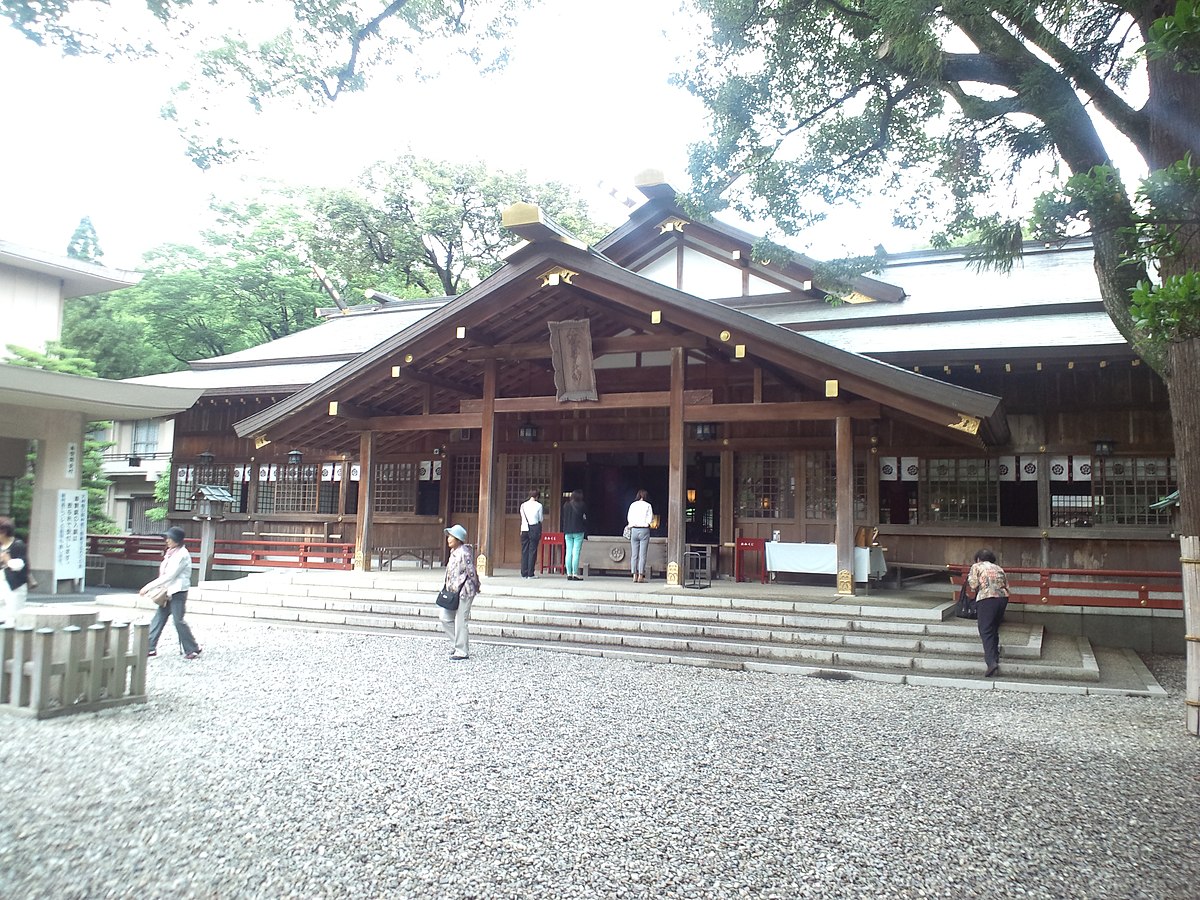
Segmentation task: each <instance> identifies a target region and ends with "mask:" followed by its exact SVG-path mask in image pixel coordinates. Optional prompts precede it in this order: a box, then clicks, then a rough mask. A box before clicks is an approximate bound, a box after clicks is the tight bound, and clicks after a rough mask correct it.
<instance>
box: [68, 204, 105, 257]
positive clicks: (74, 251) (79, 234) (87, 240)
mask: <svg viewBox="0 0 1200 900" xmlns="http://www.w3.org/2000/svg"><path fill="white" fill-rule="evenodd" d="M103 255H104V251H103V250H101V249H100V240H99V238H97V237H96V227H95V226H94V225H92V217H91V216H84V217H83V218H82V219H80V220H79V225H78V226H76V228H75V233H74V234H72V235H71V242H70V243H69V244H67V256H69V257H70V258H71V259H81V260H84V261H85V262H94V263H98V262H100V257H102V256H103Z"/></svg>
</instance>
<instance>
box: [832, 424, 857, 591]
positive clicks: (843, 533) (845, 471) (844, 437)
mask: <svg viewBox="0 0 1200 900" xmlns="http://www.w3.org/2000/svg"><path fill="white" fill-rule="evenodd" d="M836 458H837V527H836V529H835V533H836V535H837V537H836V541H837V567H838V574H837V592H838V593H839V594H849V595H851V596H853V594H854V428H853V424H852V422H851V420H850V418H849V417H848V416H838V418H837V457H836Z"/></svg>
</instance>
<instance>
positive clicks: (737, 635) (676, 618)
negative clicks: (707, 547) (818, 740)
mask: <svg viewBox="0 0 1200 900" xmlns="http://www.w3.org/2000/svg"><path fill="white" fill-rule="evenodd" d="M352 593H355V592H352ZM375 593H376V594H377V595H378V597H379V598H380V599H366V598H363V597H361V595H359V598H358V599H350V600H343V599H340V598H335V597H328V596H317V597H313V596H301V597H288V596H285V595H281V594H277V593H276V594H245V593H241V592H234V591H225V592H208V593H202V592H197V594H198V598H197V599H196V600H193V601H189V607H190V608H191V609H192V610H193V611H195V612H197V613H200V614H214V613H217V612H219V609H217V608H216V607H218V606H219V605H220V604H221V603H229V604H238V605H242V606H252V607H256V608H257V609H256V611H255V613H254V616H255V617H257V618H279V619H285V620H286V619H292V618H303V617H304V616H305V615H306V614H307V615H308V616H309V617H310V618H314V619H315V620H319V621H322V622H324V623H336V622H337V621H338V620H339V619H340V618H341V617H342V615H343V614H344V615H345V616H347V617H361V615H362V614H367V615H371V616H411V615H417V616H421V615H433V614H436V613H435V612H434V610H433V608H432V605H431V604H430V603H429V598H428V596H426V595H424V594H420V593H412V594H410V593H405V592H388V591H377V592H375ZM204 604H213V605H214V606H213V608H209V607H208V606H206V605H204ZM277 605H278V606H279V607H280V611H279V612H278V613H274V612H271V610H272V609H273V608H274V607H275V606H277ZM284 610H286V612H285V611H284ZM305 611H307V613H306V612H305ZM314 612H316V613H320V615H317V616H313V615H312V613H314ZM471 616H472V620H473V621H475V622H491V623H496V624H499V625H505V626H511V627H518V626H533V627H538V628H542V629H555V628H571V629H591V630H593V631H618V632H626V633H627V632H637V631H643V632H648V633H656V634H663V635H673V636H676V637H682V638H692V639H699V638H709V639H726V640H751V641H759V642H770V641H781V642H784V643H789V644H811V645H815V646H818V647H825V646H837V647H844V648H848V651H847V652H849V649H858V650H882V651H887V650H895V651H907V652H911V653H941V654H959V655H966V656H975V655H978V652H979V638H978V634H977V632H976V630H975V628H974V626H973V625H970V624H967V623H940V622H939V623H922V622H907V621H897V620H893V619H884V618H874V619H864V618H860V617H852V616H845V615H843V616H829V615H824V616H817V615H787V614H784V615H776V614H768V613H763V612H753V611H740V610H739V611H727V610H714V609H695V608H692V607H680V606H674V605H666V606H661V605H658V604H648V603H636V602H630V601H625V602H620V603H580V602H576V601H571V600H557V599H539V600H532V599H529V598H517V597H501V598H496V597H494V596H487V597H485V595H480V597H479V598H477V600H476V603H475V605H474V607H473V608H472V612H471ZM381 625H382V623H381ZM1001 639H1002V646H1003V648H1004V652H1005V654H1007V655H1008V656H1009V657H1010V658H1014V659H1016V658H1026V659H1036V658H1037V657H1039V656H1040V655H1041V640H1042V629H1041V627H1040V626H1032V625H1009V626H1005V628H1004V629H1003V631H1002V635H1001Z"/></svg>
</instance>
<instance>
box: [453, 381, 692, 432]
mask: <svg viewBox="0 0 1200 900" xmlns="http://www.w3.org/2000/svg"><path fill="white" fill-rule="evenodd" d="M683 402H684V405H685V406H696V407H701V406H702V407H704V408H706V409H707V408H708V407H709V406H711V404H712V391H711V390H700V391H684V392H683ZM670 405H671V392H670V391H642V392H639V393H630V394H601V395H600V399H599V400H573V401H569V402H566V403H560V402H559V400H558V398H557V397H497V398H496V412H497V413H535V412H561V411H566V410H572V411H573V410H577V409H578V410H591V409H605V410H609V409H654V408H658V407H661V408H664V409H665V408H668V407H670ZM458 408H459V411H460V413H476V412H478V411H481V410H482V409H483V401H482V400H463V401H462V402H461V403H459V405H458ZM703 420H704V416H700V417H699V419H697V421H703ZM451 427H460V428H477V427H478V426H477V425H461V426H451Z"/></svg>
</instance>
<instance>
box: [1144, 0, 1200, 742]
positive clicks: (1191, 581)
mask: <svg viewBox="0 0 1200 900" xmlns="http://www.w3.org/2000/svg"><path fill="white" fill-rule="evenodd" d="M1172 6H1173V4H1172ZM1160 14H1161V13H1160ZM1147 75H1148V78H1149V86H1150V93H1149V97H1148V99H1147V102H1146V112H1147V114H1148V116H1149V119H1150V148H1149V150H1150V152H1149V153H1148V154H1147V157H1148V160H1147V161H1148V162H1149V164H1150V167H1151V168H1152V169H1161V168H1166V167H1167V166H1169V165H1171V164H1173V163H1175V162H1177V161H1178V160H1181V159H1183V158H1184V157H1185V156H1186V155H1187V154H1189V153H1190V154H1191V155H1192V159H1193V160H1197V159H1200V76H1197V75H1196V74H1194V73H1190V72H1177V71H1175V69H1174V66H1173V60H1171V59H1159V60H1151V61H1150V62H1149V63H1148V67H1147ZM1180 238H1181V246H1183V247H1184V251H1183V252H1182V253H1180V254H1178V255H1176V256H1173V257H1170V258H1164V259H1163V260H1161V267H1160V269H1161V274H1162V275H1164V276H1166V275H1174V274H1182V273H1184V272H1187V271H1197V270H1200V245H1198V243H1197V239H1198V238H1200V230H1198V229H1197V228H1196V226H1195V225H1185V226H1184V227H1183V229H1182V233H1181V234H1180ZM1166 363H1167V365H1166V372H1165V375H1164V379H1165V381H1166V382H1167V389H1168V391H1169V393H1170V398H1171V426H1172V428H1173V430H1174V437H1175V459H1176V461H1177V462H1176V464H1177V466H1178V471H1179V549H1180V554H1179V555H1180V562H1181V565H1182V569H1183V621H1184V629H1185V631H1186V633H1187V637H1188V640H1187V651H1186V652H1187V701H1186V702H1187V728H1188V731H1190V732H1191V733H1192V734H1194V735H1197V736H1200V336H1188V337H1184V338H1183V339H1182V340H1178V341H1174V342H1172V343H1171V344H1169V345H1168V346H1167V353H1166Z"/></svg>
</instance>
